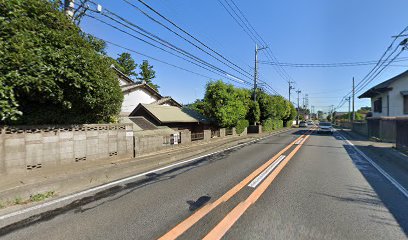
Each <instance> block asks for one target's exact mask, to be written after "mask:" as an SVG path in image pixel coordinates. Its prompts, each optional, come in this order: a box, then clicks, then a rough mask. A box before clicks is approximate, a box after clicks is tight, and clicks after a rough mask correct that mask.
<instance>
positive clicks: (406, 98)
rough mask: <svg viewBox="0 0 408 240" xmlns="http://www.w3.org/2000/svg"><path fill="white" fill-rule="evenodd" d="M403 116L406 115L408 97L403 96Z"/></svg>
mask: <svg viewBox="0 0 408 240" xmlns="http://www.w3.org/2000/svg"><path fill="white" fill-rule="evenodd" d="M404 114H408V95H404Z"/></svg>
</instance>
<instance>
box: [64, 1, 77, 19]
mask: <svg viewBox="0 0 408 240" xmlns="http://www.w3.org/2000/svg"><path fill="white" fill-rule="evenodd" d="M74 1H75V0H65V2H64V11H65V14H66V15H67V16H68V17H69V18H70V19H73V18H74V9H75V2H74Z"/></svg>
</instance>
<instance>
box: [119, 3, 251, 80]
mask: <svg viewBox="0 0 408 240" xmlns="http://www.w3.org/2000/svg"><path fill="white" fill-rule="evenodd" d="M122 1H124V2H126V3H127V4H129V5H130V6H132V7H133V8H135V9H136V10H138V11H139V12H141V13H142V14H143V15H145V16H146V17H147V18H149V19H150V20H152V21H154V22H155V23H157V24H159V25H160V26H162V27H164V28H165V29H167V30H168V31H170V32H172V33H173V34H175V35H176V36H178V37H180V38H182V39H183V40H185V41H187V42H188V43H189V44H191V45H193V46H194V47H196V48H198V49H199V50H201V51H202V52H204V53H206V54H207V55H209V56H211V57H213V58H214V59H216V60H217V61H219V62H221V63H223V64H225V65H226V66H228V67H229V68H231V69H233V70H234V71H237V72H239V73H240V74H242V75H244V76H247V77H248V75H249V77H252V75H251V73H249V72H247V71H246V70H245V69H243V68H241V67H240V66H238V65H237V64H235V63H233V62H232V61H230V60H229V59H227V58H226V57H224V56H223V55H222V54H220V53H219V52H218V51H216V50H214V49H212V48H211V47H209V46H208V45H206V44H204V43H203V42H202V41H200V40H198V39H197V38H196V37H193V35H192V34H190V33H188V32H187V31H185V30H184V29H182V28H181V27H178V29H179V30H181V31H182V32H183V33H185V34H188V36H190V37H192V38H193V39H194V40H196V41H197V42H198V43H200V44H201V45H203V46H204V47H205V48H206V49H208V50H210V51H211V52H213V53H214V54H216V55H217V56H219V57H221V58H222V59H223V60H225V61H226V62H228V63H229V64H231V65H233V66H234V67H235V68H234V67H231V66H230V65H229V64H227V63H226V62H224V61H222V60H220V59H219V58H217V57H216V56H214V55H213V54H211V53H209V52H208V51H206V50H204V49H203V48H202V47H200V46H198V45H197V44H195V43H193V42H192V41H190V40H189V39H187V38H185V37H184V36H182V35H181V34H179V33H177V32H176V31H174V30H173V29H171V28H170V27H168V26H167V25H165V24H163V23H162V22H160V21H159V20H157V19H155V18H154V17H152V16H151V15H149V14H148V13H146V12H145V11H143V10H142V9H140V8H139V7H138V6H136V5H134V4H132V3H130V2H129V1H127V0H122ZM156 12H157V11H156ZM159 16H163V15H161V14H160V15H159ZM166 19H168V18H166ZM171 23H172V24H175V23H173V22H171ZM236 68H238V69H239V70H237V69H236ZM243 72H244V73H243Z"/></svg>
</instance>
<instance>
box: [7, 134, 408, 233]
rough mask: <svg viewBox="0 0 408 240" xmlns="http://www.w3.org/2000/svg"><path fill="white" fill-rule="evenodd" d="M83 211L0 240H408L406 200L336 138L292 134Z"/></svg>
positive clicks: (160, 176)
mask: <svg viewBox="0 0 408 240" xmlns="http://www.w3.org/2000/svg"><path fill="white" fill-rule="evenodd" d="M278 163H279V164H278ZM390 175H391V176H392V172H391V173H390ZM397 180H398V179H397ZM86 202H87V203H86V204H83V205H80V206H79V207H78V206H76V207H75V208H72V209H70V208H68V209H64V210H63V211H59V212H58V213H55V214H54V213H50V214H49V215H47V216H45V217H44V216H43V217H42V218H39V219H36V220H34V221H31V222H30V223H28V224H26V225H24V224H21V225H16V226H13V227H12V228H9V229H7V232H4V231H3V232H1V231H0V233H1V234H2V235H0V239H2V240H3V239H4V240H6V239H7V240H8V239H159V238H162V239H175V238H177V239H203V238H204V239H221V238H222V239H407V234H408V198H407V197H406V196H404V194H403V193H402V192H401V191H400V190H398V189H397V188H396V187H395V185H393V184H392V183H391V182H390V181H389V180H388V179H386V178H385V177H384V176H383V175H382V174H381V173H380V172H379V171H378V170H377V169H375V168H374V167H373V166H372V165H371V164H369V163H368V162H367V161H366V160H365V159H364V158H362V157H361V156H360V155H359V154H358V152H356V151H355V149H354V148H353V147H352V146H350V145H348V144H347V142H346V141H345V140H344V139H343V138H342V136H341V135H340V133H337V132H336V133H335V134H334V135H333V136H332V135H319V134H316V133H315V132H308V131H307V130H292V131H290V132H287V133H284V134H281V135H279V136H272V137H270V138H267V139H264V140H261V141H259V142H256V143H253V144H250V145H247V146H242V147H239V148H235V149H233V150H229V151H226V152H223V153H221V154H217V155H214V156H211V157H207V158H204V159H201V160H198V161H195V162H192V163H189V164H186V165H184V166H178V167H175V168H169V169H166V170H162V171H159V172H157V173H153V174H149V176H148V177H144V178H141V179H137V180H135V181H133V182H129V183H127V184H125V185H124V186H122V187H113V188H112V189H110V190H108V191H104V192H102V193H99V194H97V195H95V197H94V199H91V201H90V199H87V201H86ZM3 230H4V229H3Z"/></svg>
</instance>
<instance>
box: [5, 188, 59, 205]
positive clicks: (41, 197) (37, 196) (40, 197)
mask: <svg viewBox="0 0 408 240" xmlns="http://www.w3.org/2000/svg"><path fill="white" fill-rule="evenodd" d="M55 196H56V194H55V192H54V191H48V192H44V193H38V194H34V195H31V196H30V197H29V198H27V199H23V198H22V197H19V196H18V197H15V198H14V199H12V200H9V201H0V209H2V208H6V207H11V206H15V205H23V204H28V203H32V202H42V201H44V200H46V199H49V198H52V197H55Z"/></svg>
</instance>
